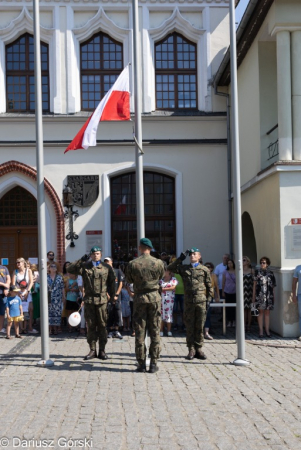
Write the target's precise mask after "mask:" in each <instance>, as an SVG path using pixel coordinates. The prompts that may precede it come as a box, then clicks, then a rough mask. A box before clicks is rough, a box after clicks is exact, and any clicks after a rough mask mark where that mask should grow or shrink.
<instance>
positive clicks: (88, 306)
mask: <svg viewBox="0 0 301 450" xmlns="http://www.w3.org/2000/svg"><path fill="white" fill-rule="evenodd" d="M90 257H91V259H90V260H89V256H88V255H84V256H83V257H82V258H81V259H79V260H78V261H75V262H74V263H72V264H70V265H69V266H68V267H67V271H68V272H69V273H73V274H74V275H81V276H82V278H83V284H84V292H85V295H84V304H85V319H86V322H87V328H88V333H87V341H88V344H89V346H90V352H89V353H88V354H87V355H86V356H85V358H84V360H86V361H87V360H89V359H93V358H96V356H97V353H96V342H97V340H98V341H99V353H98V358H99V359H103V360H105V359H108V357H107V355H106V353H105V346H106V343H107V329H106V326H107V301H108V296H107V294H108V295H109V297H110V298H114V296H115V274H114V272H113V269H112V268H111V267H110V266H108V265H107V264H103V263H102V262H101V248H100V247H96V246H95V247H92V248H91V252H90Z"/></svg>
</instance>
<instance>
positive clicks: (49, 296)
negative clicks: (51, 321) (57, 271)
mask: <svg viewBox="0 0 301 450" xmlns="http://www.w3.org/2000/svg"><path fill="white" fill-rule="evenodd" d="M56 277H57V275H56V276H55V277H54V280H53V282H52V285H51V288H50V289H49V288H48V305H50V304H51V294H52V289H53V286H54V283H55V280H56Z"/></svg>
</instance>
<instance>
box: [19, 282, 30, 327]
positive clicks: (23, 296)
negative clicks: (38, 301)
mask: <svg viewBox="0 0 301 450" xmlns="http://www.w3.org/2000/svg"><path fill="white" fill-rule="evenodd" d="M19 286H20V290H21V292H20V294H19V297H20V299H21V302H22V310H23V315H24V322H20V334H27V332H28V323H29V319H30V316H29V303H31V302H32V297H31V293H30V292H29V293H28V296H27V295H26V294H27V281H26V280H22V281H20V283H19Z"/></svg>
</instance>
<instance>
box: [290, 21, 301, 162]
mask: <svg viewBox="0 0 301 450" xmlns="http://www.w3.org/2000/svg"><path fill="white" fill-rule="evenodd" d="M292 107H293V156H294V159H295V160H298V161H300V160H301V30H298V31H293V32H292Z"/></svg>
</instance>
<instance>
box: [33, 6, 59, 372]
mask: <svg viewBox="0 0 301 450" xmlns="http://www.w3.org/2000/svg"><path fill="white" fill-rule="evenodd" d="M33 24H34V73H35V106H36V110H35V118H36V160H37V197H38V205H37V207H38V241H39V275H40V305H41V350H42V359H41V361H39V362H38V366H41V367H46V366H47V367H49V366H53V364H54V363H53V361H52V360H51V359H49V325H48V293H47V290H48V289H47V254H46V214H45V191H44V150H43V122H42V89H41V86H42V79H41V78H42V77H41V49H40V13H39V0H33Z"/></svg>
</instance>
